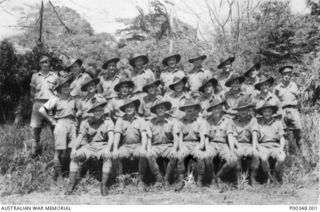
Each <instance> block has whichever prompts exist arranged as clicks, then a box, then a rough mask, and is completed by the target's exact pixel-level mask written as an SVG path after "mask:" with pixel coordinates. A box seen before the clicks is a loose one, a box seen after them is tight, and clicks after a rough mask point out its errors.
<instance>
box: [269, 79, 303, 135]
mask: <svg viewBox="0 0 320 212" xmlns="http://www.w3.org/2000/svg"><path fill="white" fill-rule="evenodd" d="M274 93H275V94H276V95H277V96H278V97H279V99H280V103H281V106H282V114H283V120H284V122H285V124H286V128H291V129H299V130H301V129H302V121H301V115H300V113H299V110H298V95H299V89H298V86H297V84H296V83H294V82H290V83H289V85H288V86H287V87H284V85H283V84H282V83H280V84H278V85H277V86H276V87H275V88H274Z"/></svg>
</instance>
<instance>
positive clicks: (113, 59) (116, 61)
mask: <svg viewBox="0 0 320 212" xmlns="http://www.w3.org/2000/svg"><path fill="white" fill-rule="evenodd" d="M119 61H120V58H119V57H115V58H112V59H110V60H107V61H106V62H104V63H103V65H102V68H103V69H107V67H108V64H109V63H112V62H115V63H118V62H119Z"/></svg>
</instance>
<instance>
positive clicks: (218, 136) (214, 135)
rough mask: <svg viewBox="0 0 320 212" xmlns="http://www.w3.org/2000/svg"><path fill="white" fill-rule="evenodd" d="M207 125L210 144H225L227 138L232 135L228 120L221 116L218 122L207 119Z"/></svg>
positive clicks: (210, 118)
mask: <svg viewBox="0 0 320 212" xmlns="http://www.w3.org/2000/svg"><path fill="white" fill-rule="evenodd" d="M206 120H207V125H208V128H209V138H210V141H212V142H219V143H227V136H228V134H229V133H232V131H231V128H230V127H229V125H230V119H229V118H227V117H225V116H222V117H221V119H220V120H217V121H216V120H214V119H213V118H212V117H208V118H207V119H206Z"/></svg>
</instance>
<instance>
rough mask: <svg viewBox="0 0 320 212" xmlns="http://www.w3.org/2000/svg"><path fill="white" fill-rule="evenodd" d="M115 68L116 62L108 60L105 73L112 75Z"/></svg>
mask: <svg viewBox="0 0 320 212" xmlns="http://www.w3.org/2000/svg"><path fill="white" fill-rule="evenodd" d="M116 70H117V64H116V63H115V62H110V63H109V64H108V66H107V73H108V74H110V75H114V74H115V73H116Z"/></svg>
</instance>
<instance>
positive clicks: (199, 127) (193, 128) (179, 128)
mask: <svg viewBox="0 0 320 212" xmlns="http://www.w3.org/2000/svg"><path fill="white" fill-rule="evenodd" d="M189 119H190V118H189V117H183V118H182V119H181V120H180V121H178V122H177V123H176V124H175V126H174V128H173V129H174V130H173V133H174V134H182V136H183V141H187V142H200V135H209V129H208V126H207V124H206V122H205V120H204V119H202V118H201V117H196V118H194V119H191V120H189Z"/></svg>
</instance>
